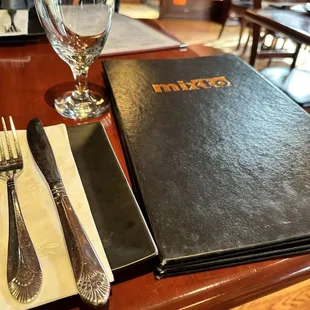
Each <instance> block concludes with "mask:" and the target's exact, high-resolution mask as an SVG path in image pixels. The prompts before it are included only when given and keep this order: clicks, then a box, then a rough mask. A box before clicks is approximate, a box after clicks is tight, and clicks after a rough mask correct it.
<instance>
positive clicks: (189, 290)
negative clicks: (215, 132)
mask: <svg viewBox="0 0 310 310" xmlns="http://www.w3.org/2000/svg"><path fill="white" fill-rule="evenodd" d="M220 53H221V51H220V50H216V49H213V48H208V47H204V46H202V45H196V46H191V47H190V48H189V49H187V50H183V51H180V50H178V49H172V50H166V51H157V52H150V53H141V54H132V55H124V56H118V57H109V59H111V58H113V59H122V58H131V59H155V58H184V57H197V56H209V55H216V54H220ZM101 60H102V59H99V60H97V61H96V62H95V63H94V64H93V65H92V67H91V69H90V74H89V81H90V82H93V83H96V84H97V85H99V87H100V88H102V87H103V82H102V78H101V74H102V69H101V63H100V61H101ZM0 72H1V73H0V74H1V78H0V116H4V117H8V116H9V115H11V116H12V117H13V119H14V121H15V124H16V127H17V129H25V128H26V126H27V123H28V121H29V120H30V119H31V118H33V117H39V118H40V119H41V120H42V122H43V124H44V125H53V124H58V123H65V124H66V125H69V126H70V125H76V124H77V123H82V122H76V121H73V120H69V119H65V118H62V117H61V116H60V115H59V114H58V113H57V112H56V111H55V109H54V108H53V105H52V103H53V94H55V93H56V92H57V91H60V90H61V89H62V88H65V87H68V86H70V85H71V87H73V78H72V74H71V71H70V69H69V66H68V65H67V64H65V63H64V62H63V61H62V60H61V59H60V58H59V57H58V56H57V55H56V54H55V52H54V51H53V50H52V48H51V46H50V45H49V43H48V42H47V41H46V39H44V38H42V39H41V40H40V42H38V43H36V44H31V45H26V46H18V47H0ZM67 82H69V84H70V85H69V84H68V83H67ZM92 121H101V122H103V124H104V126H105V128H106V130H107V132H108V135H109V138H110V140H111V143H112V145H113V148H114V150H115V152H116V154H117V156H118V158H119V160H120V162H121V165H122V167H123V169H124V171H125V172H126V175H127V177H128V173H127V169H126V165H125V160H124V156H123V153H122V149H121V145H120V141H119V137H118V133H117V130H116V126H115V122H114V118H113V115H112V113H111V111H110V110H109V111H108V112H107V113H106V114H105V115H104V116H102V117H100V118H98V119H96V120H92ZM87 122H88V121H86V122H84V123H87ZM309 262H310V255H304V256H299V257H294V258H290V259H280V260H279V259H278V260H273V261H266V262H261V263H255V264H249V265H241V266H237V267H231V268H224V269H219V270H214V271H208V272H201V273H196V274H191V275H186V276H179V277H174V278H167V279H162V280H155V278H154V276H153V274H152V273H151V272H148V273H145V274H143V273H142V275H140V276H138V277H134V278H132V279H129V280H127V281H123V282H117V281H116V283H114V284H113V286H112V296H111V297H110V301H109V304H108V305H107V306H106V307H105V308H106V309H111V310H124V309H130V310H142V309H148V310H150V309H180V308H182V307H186V309H217V310H219V309H228V308H230V307H233V306H236V305H239V304H241V303H244V302H246V301H250V300H252V299H255V298H257V297H259V296H263V295H265V294H267V293H270V292H273V291H276V290H278V289H281V288H284V287H286V286H288V285H291V284H293V283H296V282H298V281H301V280H304V279H307V278H308V277H309V274H310V267H309ZM77 307H78V308H80V309H90V308H87V307H86V306H85V305H83V304H82V303H81V302H80V300H79V298H78V297H77V296H73V297H70V298H67V299H64V300H60V301H57V302H55V303H52V304H49V305H46V306H43V307H41V308H40V309H53V310H54V309H62V310H66V309H73V308H77Z"/></svg>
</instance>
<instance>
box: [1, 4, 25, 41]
mask: <svg viewBox="0 0 310 310" xmlns="http://www.w3.org/2000/svg"><path fill="white" fill-rule="evenodd" d="M28 15H29V14H28V10H17V11H16V14H15V16H14V24H15V26H16V27H17V28H18V30H19V31H17V32H6V29H8V28H9V27H10V26H11V18H10V16H9V14H8V11H7V10H0V37H7V36H20V35H26V34H28Z"/></svg>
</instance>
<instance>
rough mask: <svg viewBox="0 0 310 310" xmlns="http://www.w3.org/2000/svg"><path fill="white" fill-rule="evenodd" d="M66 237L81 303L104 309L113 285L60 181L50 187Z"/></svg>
mask: <svg viewBox="0 0 310 310" xmlns="http://www.w3.org/2000/svg"><path fill="white" fill-rule="evenodd" d="M50 188H51V191H52V194H53V197H54V201H55V204H56V207H57V211H58V214H59V218H60V222H61V225H62V229H63V233H64V236H65V240H66V244H67V249H68V254H69V257H70V261H71V266H72V270H73V273H74V278H75V282H76V285H77V289H78V292H79V295H80V297H81V298H82V300H83V301H84V302H85V303H87V304H89V305H91V306H93V307H102V306H103V305H104V304H105V303H106V302H107V301H108V299H109V295H110V282H109V280H108V277H107V274H106V272H105V270H104V268H103V266H102V265H101V263H100V261H99V259H98V257H97V255H96V252H95V250H94V249H93V247H92V245H91V243H90V242H89V240H88V237H87V235H86V233H85V231H84V229H83V227H82V225H81V223H80V221H79V219H78V217H77V215H76V213H75V211H74V209H73V207H72V205H71V202H70V200H69V198H68V196H67V193H66V190H65V188H64V186H63V184H62V182H61V181H59V182H55V183H52V184H50Z"/></svg>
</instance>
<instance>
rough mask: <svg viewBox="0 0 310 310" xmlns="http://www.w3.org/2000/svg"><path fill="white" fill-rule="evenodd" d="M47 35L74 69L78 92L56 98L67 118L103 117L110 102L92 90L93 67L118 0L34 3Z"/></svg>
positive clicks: (53, 45) (57, 107)
mask: <svg viewBox="0 0 310 310" xmlns="http://www.w3.org/2000/svg"><path fill="white" fill-rule="evenodd" d="M34 3H35V7H36V10H37V13H38V16H39V19H40V21H41V24H42V26H43V28H44V30H45V33H46V36H47V38H48V40H49V41H50V43H51V45H52V47H53V49H54V50H55V51H56V53H57V54H58V56H59V57H60V58H61V59H62V60H64V61H65V62H66V63H67V64H68V65H69V66H70V68H71V71H72V73H73V77H74V80H75V89H74V90H73V91H70V92H66V93H64V94H63V95H62V96H60V97H59V98H57V99H55V103H54V104H55V108H56V110H57V111H58V112H59V113H60V114H61V115H62V116H64V117H69V118H73V119H86V118H91V117H97V116H99V115H101V114H102V113H103V112H104V111H105V110H106V108H107V102H106V101H105V100H104V98H103V97H102V95H101V94H100V93H98V92H96V91H93V90H89V89H88V85H87V76H88V69H89V66H90V65H91V64H92V63H93V62H94V60H95V59H96V58H98V56H99V55H100V52H101V51H102V49H103V47H104V44H105V42H106V40H107V37H108V34H109V32H110V27H111V23H112V15H113V12H114V0H34Z"/></svg>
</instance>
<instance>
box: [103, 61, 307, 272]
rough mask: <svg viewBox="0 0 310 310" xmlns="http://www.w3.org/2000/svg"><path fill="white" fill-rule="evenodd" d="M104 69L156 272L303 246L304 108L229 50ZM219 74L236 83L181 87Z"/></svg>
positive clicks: (189, 268) (106, 65) (282, 253)
mask: <svg viewBox="0 0 310 310" xmlns="http://www.w3.org/2000/svg"><path fill="white" fill-rule="evenodd" d="M103 64H104V71H105V72H106V82H107V85H108V87H109V88H110V91H111V95H112V99H113V100H112V101H113V109H114V113H115V116H116V118H117V121H118V126H119V129H120V133H121V135H122V140H123V145H124V150H125V152H126V156H127V160H128V164H129V166H130V169H131V175H132V180H133V183H134V185H135V194H136V195H137V197H138V199H139V202H140V205H143V207H144V209H145V211H146V214H147V217H148V221H149V222H150V226H151V229H152V232H153V234H154V238H155V241H156V243H157V246H158V248H159V254H160V258H161V264H160V266H159V267H158V268H157V271H156V272H157V275H158V277H163V276H166V275H175V274H180V273H188V272H192V271H198V270H206V269H212V268H219V267H225V266H231V265H236V264H242V263H248V262H251V261H259V260H263V259H269V258H273V257H283V256H289V255H293V254H294V255H295V254H298V253H306V252H307V251H309V249H310V246H309V245H308V240H309V237H310V190H309V189H310V169H309V167H310V157H309V154H310V130H308V129H310V117H309V115H308V114H307V113H306V112H305V111H303V109H302V108H300V107H299V106H298V105H297V104H296V103H295V102H293V101H292V100H291V99H290V98H288V97H287V96H286V95H285V94H283V93H282V92H281V91H280V90H278V89H277V88H276V87H274V86H273V85H271V84H270V83H269V82H267V81H266V80H265V79H264V78H263V77H262V76H261V75H260V74H259V73H257V72H256V71H255V70H253V68H251V67H250V66H248V65H247V64H245V63H244V62H242V61H241V60H240V59H238V58H237V57H235V56H232V55H224V56H214V57H206V58H194V59H181V60H180V59H179V60H115V61H105V62H104V63H103ZM220 76H225V78H226V79H227V80H228V81H230V82H231V84H232V85H231V86H227V87H203V86H201V85H200V86H199V85H198V84H197V83H194V84H195V85H196V86H195V87H194V86H192V89H191V90H182V89H181V86H180V85H179V86H178V84H177V81H184V82H186V83H188V84H187V85H190V84H191V83H190V81H192V80H195V79H208V78H213V77H220ZM171 83H173V84H175V85H177V86H178V87H177V88H176V87H174V88H175V89H173V87H172V86H170V87H169V89H170V91H167V90H168V88H167V87H166V91H164V88H163V87H162V88H161V89H162V92H155V91H154V88H153V87H152V85H158V84H165V85H168V84H171ZM177 89H178V90H177Z"/></svg>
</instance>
